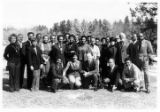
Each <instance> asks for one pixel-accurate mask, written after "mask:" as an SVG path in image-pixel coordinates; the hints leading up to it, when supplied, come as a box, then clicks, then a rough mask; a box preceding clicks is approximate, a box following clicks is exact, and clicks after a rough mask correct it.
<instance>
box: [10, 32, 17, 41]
mask: <svg viewBox="0 0 160 112" xmlns="http://www.w3.org/2000/svg"><path fill="white" fill-rule="evenodd" d="M12 37H16V39H17V35H16V34H15V33H12V34H11V35H10V36H9V37H8V41H9V42H11V39H12Z"/></svg>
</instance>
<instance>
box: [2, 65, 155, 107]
mask: <svg viewBox="0 0 160 112" xmlns="http://www.w3.org/2000/svg"><path fill="white" fill-rule="evenodd" d="M156 75H157V64H155V65H153V66H151V67H150V82H151V93H150V94H147V93H145V92H143V91H142V92H140V93H135V92H120V91H115V92H113V93H112V92H109V91H108V90H106V89H100V90H98V91H96V92H95V91H93V90H82V89H80V90H59V91H58V92H57V93H51V92H47V91H44V90H40V91H39V92H31V91H29V90H27V89H21V90H20V91H19V92H14V93H10V92H8V91H7V89H6V88H7V87H8V74H7V72H6V71H5V72H4V75H3V107H4V108H10V107H20V108H25V107H29V108H32V107H45V108H48V107H51V108H63V107H67V108H71V107H72V108H117V109H119V108H122V109H123V108H125V109H126V108H129V109H146V108H155V107H156V102H157V76H156Z"/></svg>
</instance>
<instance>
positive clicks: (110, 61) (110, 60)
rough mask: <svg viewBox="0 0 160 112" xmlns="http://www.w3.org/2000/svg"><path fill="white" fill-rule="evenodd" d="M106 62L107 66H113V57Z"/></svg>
mask: <svg viewBox="0 0 160 112" xmlns="http://www.w3.org/2000/svg"><path fill="white" fill-rule="evenodd" d="M108 63H109V67H113V65H114V60H113V59H109V61H108Z"/></svg>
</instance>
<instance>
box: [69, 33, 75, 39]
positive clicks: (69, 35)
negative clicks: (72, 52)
mask: <svg viewBox="0 0 160 112" xmlns="http://www.w3.org/2000/svg"><path fill="white" fill-rule="evenodd" d="M71 37H73V38H74V40H75V38H76V37H75V35H73V34H71V35H69V37H68V38H69V39H70V38H71Z"/></svg>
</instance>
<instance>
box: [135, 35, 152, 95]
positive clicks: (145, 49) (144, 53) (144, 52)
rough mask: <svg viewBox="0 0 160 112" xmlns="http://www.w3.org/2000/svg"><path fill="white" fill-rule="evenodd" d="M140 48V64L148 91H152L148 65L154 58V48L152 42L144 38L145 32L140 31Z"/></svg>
mask: <svg viewBox="0 0 160 112" xmlns="http://www.w3.org/2000/svg"><path fill="white" fill-rule="evenodd" d="M138 43H139V44H138V45H139V50H138V59H137V60H138V64H139V65H138V66H139V68H140V69H141V70H142V71H143V72H144V82H145V89H146V93H150V88H149V75H148V67H149V59H152V60H153V58H152V55H153V48H152V45H151V42H150V41H148V40H145V39H144V35H143V33H139V41H138Z"/></svg>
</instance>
